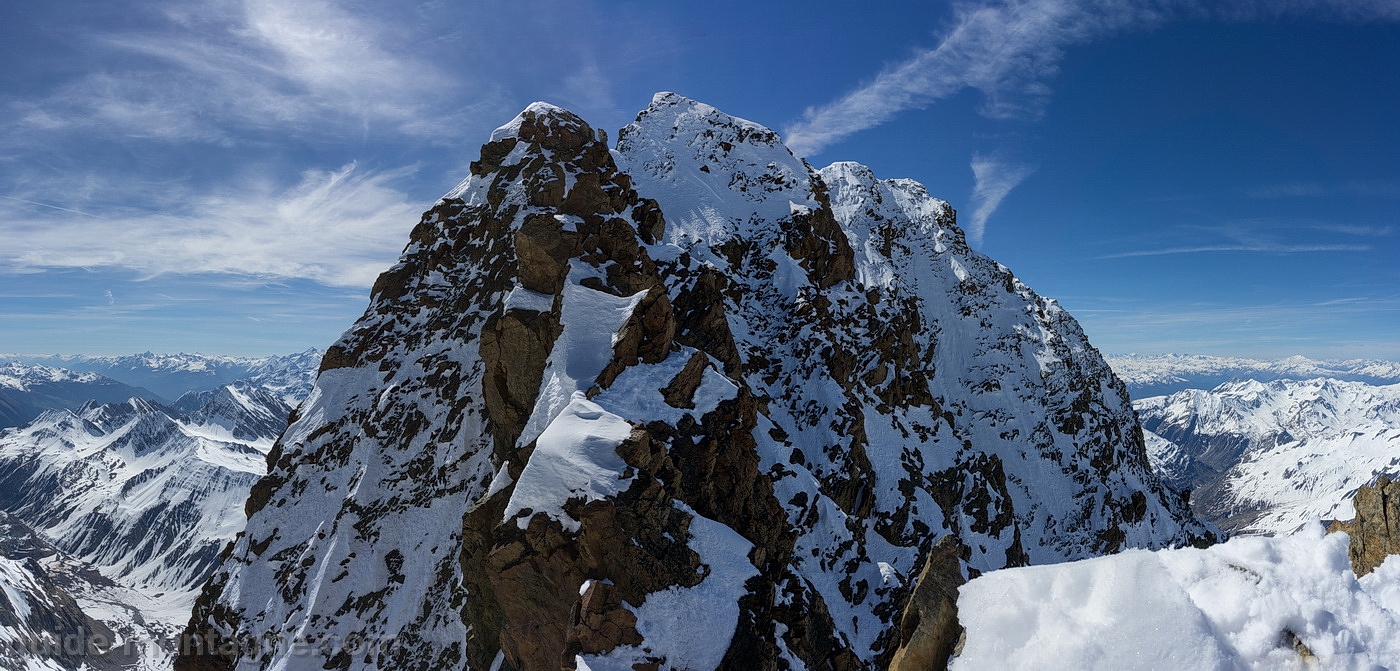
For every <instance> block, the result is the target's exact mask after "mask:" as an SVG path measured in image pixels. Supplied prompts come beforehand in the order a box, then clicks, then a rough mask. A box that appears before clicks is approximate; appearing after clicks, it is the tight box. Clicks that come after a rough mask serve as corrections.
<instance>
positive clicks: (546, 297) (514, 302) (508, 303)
mask: <svg viewBox="0 0 1400 671" xmlns="http://www.w3.org/2000/svg"><path fill="white" fill-rule="evenodd" d="M505 309H506V310H530V311H532V312H549V311H550V310H553V309H554V296H553V294H546V293H540V292H538V291H533V290H530V289H526V288H525V287H522V286H520V285H516V286H515V288H514V289H511V290H510V293H508V294H506V300H505Z"/></svg>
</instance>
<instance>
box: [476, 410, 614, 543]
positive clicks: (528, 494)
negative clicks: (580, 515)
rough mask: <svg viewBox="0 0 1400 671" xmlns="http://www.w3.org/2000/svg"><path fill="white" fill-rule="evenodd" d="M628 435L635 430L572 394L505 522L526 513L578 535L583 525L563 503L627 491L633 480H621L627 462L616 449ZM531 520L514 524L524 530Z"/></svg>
mask: <svg viewBox="0 0 1400 671" xmlns="http://www.w3.org/2000/svg"><path fill="white" fill-rule="evenodd" d="M630 435H632V425H631V424H629V423H628V422H627V420H625V419H623V418H621V417H618V416H617V415H614V414H612V413H610V412H608V411H606V410H604V409H603V408H602V407H600V406H599V405H598V404H596V403H594V402H592V401H589V400H588V399H587V398H585V397H584V395H583V392H578V391H576V392H574V394H573V397H572V400H571V401H570V403H569V405H568V406H567V407H565V408H564V411H563V412H561V413H559V416H558V417H556V418H555V419H554V421H553V422H551V423H550V425H549V427H548V428H546V429H545V430H544V433H541V434H540V437H539V439H538V440H537V441H536V443H535V451H534V453H533V454H531V455H530V461H529V462H528V463H526V464H525V468H524V470H522V471H521V472H520V481H519V482H517V483H516V484H515V491H513V492H511V495H510V502H509V503H507V504H506V512H505V518H504V520H509V519H511V518H513V517H515V516H516V515H518V514H520V512H521V511H523V510H525V509H527V508H528V509H530V510H531V511H533V514H539V513H544V514H546V515H548V516H550V517H551V518H554V519H555V520H558V521H559V523H560V524H562V525H564V528H565V529H568V530H569V531H572V532H577V531H578V530H579V522H578V520H575V519H574V518H572V517H570V516H569V515H568V513H565V512H564V503H565V502H567V501H568V500H569V499H576V498H582V499H584V500H585V501H596V500H598V499H602V498H606V497H608V496H616V495H617V493H618V492H620V491H622V490H624V489H626V488H627V485H628V483H630V482H631V481H632V478H631V477H623V476H622V471H623V469H625V468H626V467H627V463H626V462H624V461H623V460H622V457H620V456H618V454H617V449H616V448H617V446H618V445H620V444H622V441H624V440H626V439H627V437H628V436H630ZM531 516H533V515H531ZM504 520H503V521H504ZM529 521H530V520H529V517H521V518H520V519H518V520H516V524H517V525H518V526H519V527H520V528H521V529H524V528H525V527H526V526H528V524H529Z"/></svg>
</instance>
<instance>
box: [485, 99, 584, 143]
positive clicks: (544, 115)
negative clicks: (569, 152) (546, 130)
mask: <svg viewBox="0 0 1400 671" xmlns="http://www.w3.org/2000/svg"><path fill="white" fill-rule="evenodd" d="M531 119H536V120H537V121H535V123H540V124H543V125H545V126H550V125H552V124H554V123H559V122H563V123H567V124H571V125H578V124H581V123H582V119H579V118H578V116H577V115H575V114H574V113H573V112H570V111H569V110H566V109H564V108H562V107H559V106H557V105H553V104H551V103H547V102H544V101H535V102H532V103H530V104H529V105H527V106H526V107H525V109H523V110H521V111H520V113H519V114H517V115H515V118H514V119H511V120H510V121H508V122H506V123H504V124H502V125H501V126H500V127H498V128H496V130H494V131H491V141H492V142H500V141H501V140H504V139H506V138H511V137H515V138H518V137H521V133H522V130H521V129H522V126H524V125H525V124H527V123H529V121H530V120H531Z"/></svg>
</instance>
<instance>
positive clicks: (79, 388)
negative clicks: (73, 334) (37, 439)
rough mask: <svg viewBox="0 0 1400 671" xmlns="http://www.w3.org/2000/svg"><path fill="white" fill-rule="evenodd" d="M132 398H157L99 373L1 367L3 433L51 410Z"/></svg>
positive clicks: (30, 366) (0, 426) (12, 365)
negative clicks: (10, 427) (7, 428)
mask: <svg viewBox="0 0 1400 671" xmlns="http://www.w3.org/2000/svg"><path fill="white" fill-rule="evenodd" d="M129 398H144V399H150V400H155V399H157V398H158V397H157V396H156V394H154V393H152V392H150V391H149V390H146V389H142V388H140V387H134V386H131V385H129V384H123V383H121V382H118V381H117V380H114V379H112V378H110V377H107V376H105V375H99V374H97V373H90V372H89V373H80V372H76V371H72V370H68V369H64V368H53V367H50V366H44V365H37V364H23V363H18V362H16V363H9V364H5V365H0V429H3V428H5V427H9V426H19V425H21V424H24V423H26V422H28V421H30V420H32V419H34V418H35V417H38V416H39V414H40V413H42V412H43V411H45V410H48V409H50V408H68V409H76V408H79V407H82V405H83V404H85V403H88V402H90V401H96V402H98V403H115V402H120V401H125V400H127V399H129Z"/></svg>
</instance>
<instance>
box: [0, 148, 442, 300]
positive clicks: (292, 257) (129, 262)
mask: <svg viewBox="0 0 1400 671" xmlns="http://www.w3.org/2000/svg"><path fill="white" fill-rule="evenodd" d="M411 172H412V171H411V169H400V170H391V171H372V170H366V169H364V168H361V167H359V166H357V165H355V164H350V165H346V166H343V167H341V168H340V169H338V170H333V171H307V172H305V173H303V175H302V177H301V180H300V181H299V182H298V183H297V184H295V185H293V186H291V187H279V186H276V185H274V184H271V183H269V182H267V181H261V180H253V181H241V182H239V183H234V184H230V185H228V186H227V187H225V188H222V189H218V190H215V191H205V192H195V191H191V190H188V189H183V188H176V189H174V190H171V187H170V186H168V185H150V184H144V185H143V184H140V183H136V182H131V183H109V184H108V185H107V188H106V189H103V190H102V194H105V195H108V196H111V195H112V194H114V193H116V192H127V194H128V195H130V192H132V191H141V190H147V191H152V192H154V191H158V190H159V191H163V192H164V193H161V194H159V195H156V194H154V193H150V194H145V195H144V197H140V198H138V200H140V201H143V202H146V203H151V202H156V203H157V204H158V206H157V207H155V208H154V209H152V210H147V209H141V210H136V209H131V208H123V209H116V210H115V211H113V210H107V211H102V210H100V209H99V208H98V206H99V205H100V203H98V202H96V201H94V202H91V203H84V204H81V205H77V206H73V207H68V206H60V205H54V204H51V203H41V202H39V201H37V200H35V199H31V198H15V197H10V198H6V199H5V200H3V201H0V230H4V231H5V232H6V233H5V237H6V244H5V245H4V246H3V248H2V249H0V264H2V265H3V266H4V267H6V269H7V270H10V269H16V270H24V269H36V268H84V267H91V268H96V267H113V268H126V269H130V270H134V271H136V272H140V273H145V274H150V275H157V274H162V273H201V272H203V273H238V274H247V275H253V276H259V277H271V278H305V279H311V280H315V281H318V282H322V283H324V284H328V285H334V286H347V287H366V286H369V285H370V284H371V283H372V282H373V281H374V278H375V277H376V276H377V275H378V274H379V273H380V272H382V271H383V270H384V269H385V268H387V267H388V266H389V264H391V263H393V261H394V259H396V258H397V256H398V252H399V251H400V249H401V248H402V246H403V241H404V240H405V239H406V237H407V234H408V231H409V229H410V228H412V226H413V225H414V224H415V223H416V222H417V220H418V213H419V211H420V210H421V209H422V205H421V203H416V202H412V200H411V199H410V198H408V197H407V196H406V195H405V194H404V193H403V192H402V191H401V190H399V189H398V188H396V187H395V183H396V182H398V181H400V180H402V179H404V178H406V177H407V176H408V175H409V174H410V173H411ZM53 191H55V192H60V191H62V189H53ZM102 194H99V195H98V197H99V198H100V197H101V195H102ZM138 195H141V194H138ZM89 210H97V211H99V212H102V214H100V215H92V214H88V213H87V211H89Z"/></svg>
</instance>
